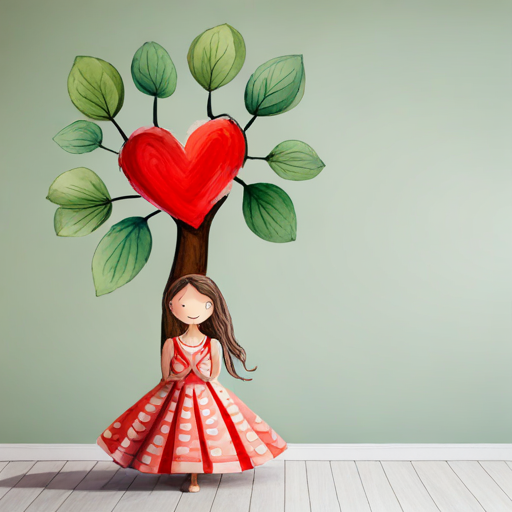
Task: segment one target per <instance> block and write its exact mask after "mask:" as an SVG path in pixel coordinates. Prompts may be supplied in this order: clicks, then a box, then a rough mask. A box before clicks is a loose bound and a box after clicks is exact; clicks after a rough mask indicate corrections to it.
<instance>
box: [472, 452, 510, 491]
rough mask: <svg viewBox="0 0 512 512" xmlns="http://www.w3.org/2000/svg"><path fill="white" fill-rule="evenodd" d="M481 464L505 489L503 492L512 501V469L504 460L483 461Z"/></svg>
mask: <svg viewBox="0 0 512 512" xmlns="http://www.w3.org/2000/svg"><path fill="white" fill-rule="evenodd" d="M480 464H481V466H482V467H483V468H484V469H485V471H487V473H488V474H489V475H490V476H491V478H492V479H493V480H494V481H495V482H496V483H497V484H498V485H499V486H500V487H501V488H502V489H503V492H505V494H506V495H507V496H508V497H509V498H510V499H512V468H510V466H509V465H508V464H507V463H506V462H504V461H502V460H483V461H480Z"/></svg>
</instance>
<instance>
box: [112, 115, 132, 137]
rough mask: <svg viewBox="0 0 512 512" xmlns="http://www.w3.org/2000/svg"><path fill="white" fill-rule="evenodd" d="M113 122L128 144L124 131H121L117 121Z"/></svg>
mask: <svg viewBox="0 0 512 512" xmlns="http://www.w3.org/2000/svg"><path fill="white" fill-rule="evenodd" d="M111 121H112V122H113V123H114V126H115V127H116V128H117V130H118V131H119V133H120V134H121V137H123V139H124V141H125V142H126V141H127V140H128V137H127V136H126V134H125V133H124V132H123V130H121V127H120V126H119V125H118V124H117V123H116V120H115V119H114V118H112V119H111Z"/></svg>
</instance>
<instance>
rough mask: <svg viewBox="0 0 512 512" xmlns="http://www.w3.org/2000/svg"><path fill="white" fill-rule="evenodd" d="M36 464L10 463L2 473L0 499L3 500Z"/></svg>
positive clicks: (24, 462) (30, 461)
mask: <svg viewBox="0 0 512 512" xmlns="http://www.w3.org/2000/svg"><path fill="white" fill-rule="evenodd" d="M35 463H36V461H35V460H29V461H14V462H9V463H8V464H7V465H6V466H4V468H3V469H2V471H1V472H0V498H3V497H4V496H5V495H6V494H7V493H8V492H9V491H10V490H11V489H12V488H13V487H14V486H15V485H16V484H17V483H18V482H19V481H20V480H21V479H22V478H23V477H24V476H25V474H26V473H27V472H28V471H30V468H31V467H32V466H33V465H34V464H35Z"/></svg>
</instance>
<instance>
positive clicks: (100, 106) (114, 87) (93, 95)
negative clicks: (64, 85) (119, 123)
mask: <svg viewBox="0 0 512 512" xmlns="http://www.w3.org/2000/svg"><path fill="white" fill-rule="evenodd" d="M68 92H69V97H70V98H71V101H72V102H73V103H74V105H75V107H76V108H77V109H78V110H80V112H82V113H83V114H85V115H86V116H87V117H90V118H91V119H100V120H111V119H113V118H114V117H116V115H117V113H118V112H119V111H120V110H121V107H122V106H123V101H124V85H123V79H122V78H121V75H120V74H119V73H118V71H117V69H116V68H115V67H114V66H112V65H111V64H109V63H108V62H105V61H104V60H102V59H97V58H95V57H82V56H80V57H76V58H75V62H74V64H73V67H72V68H71V71H70V73H69V77H68Z"/></svg>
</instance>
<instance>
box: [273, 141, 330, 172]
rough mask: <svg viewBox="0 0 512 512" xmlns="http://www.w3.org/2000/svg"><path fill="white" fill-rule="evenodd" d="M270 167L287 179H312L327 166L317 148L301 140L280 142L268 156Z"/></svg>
mask: <svg viewBox="0 0 512 512" xmlns="http://www.w3.org/2000/svg"><path fill="white" fill-rule="evenodd" d="M266 160H267V162H268V164H269V165H270V167H272V169H273V170H274V171H275V173H276V174H277V175H278V176H281V178H284V179H286V180H293V181H302V180H310V179H311V178H314V177H315V176H317V175H318V174H319V173H320V171H321V170H322V169H323V168H324V167H325V164H324V163H323V162H322V160H320V158H319V157H318V155H317V154H316V152H315V150H314V149H313V148H312V147H311V146H309V145H308V144H306V143H305V142H301V141H300V140H287V141H285V142H281V144H278V145H277V146H276V147H275V148H274V149H273V150H272V151H271V152H270V154H269V155H268V156H267V157H266Z"/></svg>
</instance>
